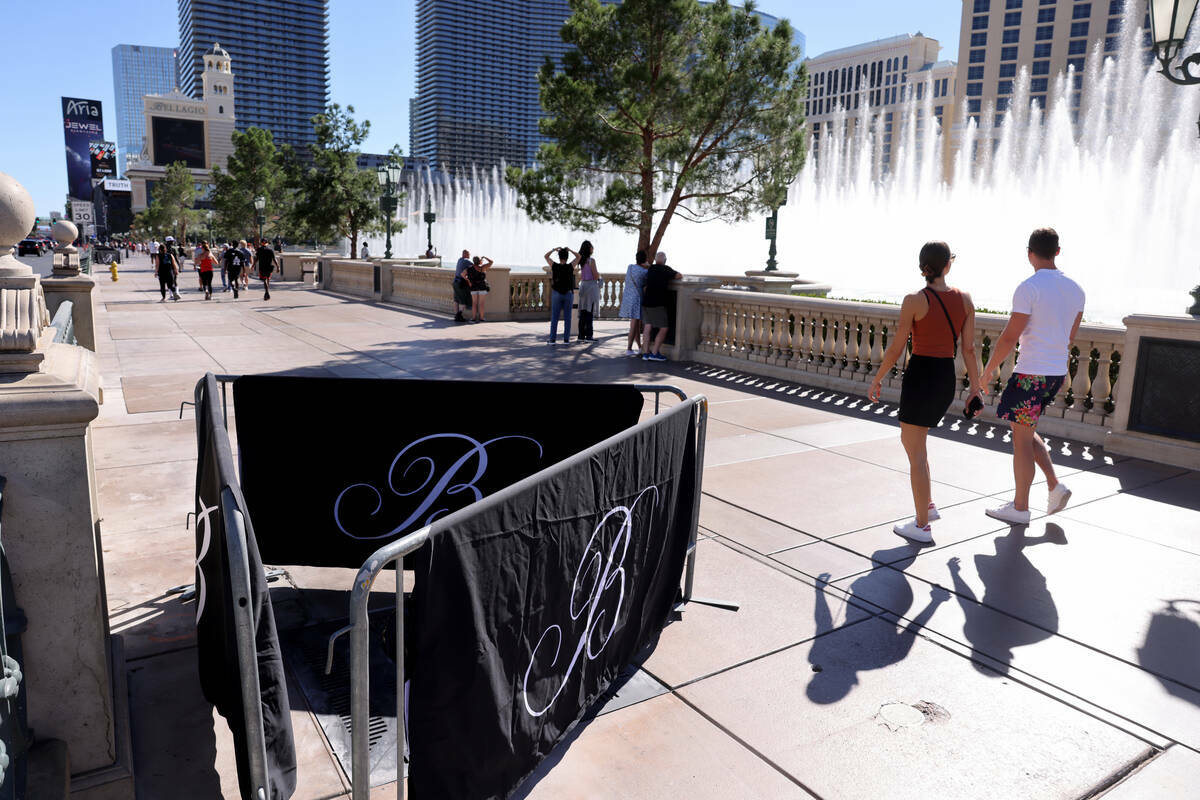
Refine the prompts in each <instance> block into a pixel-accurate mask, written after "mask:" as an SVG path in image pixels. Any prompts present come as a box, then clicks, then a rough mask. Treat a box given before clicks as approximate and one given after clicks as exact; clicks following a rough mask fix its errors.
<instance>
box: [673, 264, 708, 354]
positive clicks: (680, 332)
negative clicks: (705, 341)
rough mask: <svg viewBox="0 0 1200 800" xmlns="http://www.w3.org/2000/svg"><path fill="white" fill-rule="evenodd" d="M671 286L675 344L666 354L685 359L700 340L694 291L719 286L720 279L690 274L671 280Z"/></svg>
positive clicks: (697, 305) (698, 315)
mask: <svg viewBox="0 0 1200 800" xmlns="http://www.w3.org/2000/svg"><path fill="white" fill-rule="evenodd" d="M671 288H672V289H674V290H675V344H674V345H672V347H671V348H670V352H669V353H668V354H667V355H668V356H669V357H670V358H671V360H672V361H685V360H687V359H689V358H691V357H692V354H693V353H695V351H696V345H697V344H699V342H700V319H701V311H700V303H698V302H697V300H696V293H697V292H699V291H700V290H702V289H719V288H721V280H720V279H719V278H710V277H706V276H702V275H700V276H696V275H690V276H688V277H686V278H684V279H683V280H680V281H673V282H672V283H671Z"/></svg>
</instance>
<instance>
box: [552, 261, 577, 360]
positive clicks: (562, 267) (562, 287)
mask: <svg viewBox="0 0 1200 800" xmlns="http://www.w3.org/2000/svg"><path fill="white" fill-rule="evenodd" d="M551 255H557V256H558V261H554V260H553V259H551V258H550V256H551ZM571 256H574V257H575V258H574V259H573V260H572V259H571ZM545 258H546V264H547V265H548V266H549V267H550V344H554V342H555V339H557V338H558V320H559V317H562V319H563V327H564V330H563V340H562V341H563V344H570V343H571V309H572V308H573V307H574V305H575V265H576V264H578V263H579V253H576V252H575V251H574V250H572V249H571V248H569V247H559V248H557V249H555V248H553V247H551V248H550V249H549V250H547V251H546V255H545Z"/></svg>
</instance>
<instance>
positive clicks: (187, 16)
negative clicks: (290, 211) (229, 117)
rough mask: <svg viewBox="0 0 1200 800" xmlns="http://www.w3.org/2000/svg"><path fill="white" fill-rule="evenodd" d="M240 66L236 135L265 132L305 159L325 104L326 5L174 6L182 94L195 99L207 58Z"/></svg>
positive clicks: (256, 1)
mask: <svg viewBox="0 0 1200 800" xmlns="http://www.w3.org/2000/svg"><path fill="white" fill-rule="evenodd" d="M214 42H220V43H221V45H222V47H224V48H225V49H226V50H228V51H229V53H230V54H231V55H232V56H233V58H234V60H236V61H237V64H238V71H237V79H236V81H235V84H236V85H235V89H234V90H235V95H236V97H237V108H236V115H237V129H238V130H239V131H244V130H246V129H247V128H250V127H258V128H265V129H266V130H269V131H270V132H271V134H272V135H273V136H274V138H275V143H276V144H290V145H292V146H293V147H295V148H297V150H298V151H299V152H300V153H301V155H303V154H304V153H305V152H306V148H305V147H304V145H306V144H308V143H309V142H312V141H313V140H314V135H313V127H312V118H313V117H314V116H315V115H317V114H320V113H321V112H323V111H324V110H325V107H326V104H327V102H328V98H329V3H328V0H179V88H180V89H181V90H182V91H183V92H184V94H187V95H190V96H191V97H194V98H199V96H200V92H201V81H202V78H203V74H204V56H205V54H206V53H207V52H208V50H209V48H211V47H212V46H213V43H214Z"/></svg>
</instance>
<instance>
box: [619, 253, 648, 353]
mask: <svg viewBox="0 0 1200 800" xmlns="http://www.w3.org/2000/svg"><path fill="white" fill-rule="evenodd" d="M634 259H635V261H634V263H633V264H630V265H629V266H628V267H626V268H625V289H624V290H623V291H622V292H621V310H620V312H619V313H620V316H621V318H622V319H627V320H629V336H628V338H627V339H626V341H625V355H626V356H636V355H637V354H638V352H639V351H640V350H641V349H642V287H644V286H645V285H646V273H647V272H649V270H650V265H649V264H647V263H646V262H647V259H646V251H645V250H638V251H637V255H636V256H635V257H634ZM635 342H636V343H637V347H638V349H637V350H634V349H633V345H634V343H635Z"/></svg>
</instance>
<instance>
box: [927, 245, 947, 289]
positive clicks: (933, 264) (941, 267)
mask: <svg viewBox="0 0 1200 800" xmlns="http://www.w3.org/2000/svg"><path fill="white" fill-rule="evenodd" d="M919 259H920V264H921V274H922V275H924V276H925V282H926V283H933V282H934V281H935V280H937V279H938V278H940V277H942V273H943V272H945V271H946V266H947V265H948V264H949V263H950V245H948V244H946V243H945V242H926V243H925V246H924V247H922V248H921V255H920V257H919Z"/></svg>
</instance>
